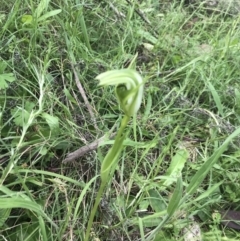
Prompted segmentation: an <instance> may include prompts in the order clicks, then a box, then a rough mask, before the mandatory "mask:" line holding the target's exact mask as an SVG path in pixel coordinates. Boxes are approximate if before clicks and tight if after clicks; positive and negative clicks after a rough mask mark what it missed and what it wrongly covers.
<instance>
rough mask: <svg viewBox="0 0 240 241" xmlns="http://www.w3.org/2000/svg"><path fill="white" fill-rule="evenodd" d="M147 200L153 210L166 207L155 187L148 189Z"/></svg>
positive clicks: (160, 209)
mask: <svg viewBox="0 0 240 241" xmlns="http://www.w3.org/2000/svg"><path fill="white" fill-rule="evenodd" d="M148 194H149V202H150V205H151V207H152V209H153V211H154V212H161V211H163V210H165V209H166V207H167V205H166V202H165V201H164V200H163V198H162V197H161V195H160V194H159V192H158V191H157V190H155V189H150V190H149V191H148Z"/></svg>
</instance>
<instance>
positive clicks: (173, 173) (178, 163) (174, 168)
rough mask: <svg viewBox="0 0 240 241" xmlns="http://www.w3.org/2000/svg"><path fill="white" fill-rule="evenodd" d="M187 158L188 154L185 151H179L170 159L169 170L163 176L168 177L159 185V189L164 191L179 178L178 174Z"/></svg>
mask: <svg viewBox="0 0 240 241" xmlns="http://www.w3.org/2000/svg"><path fill="white" fill-rule="evenodd" d="M188 157H189V152H188V151H187V150H186V149H179V150H178V151H177V153H176V154H175V156H174V157H173V158H172V161H171V163H170V166H169V168H168V169H167V172H166V174H165V176H166V177H169V178H168V179H167V180H165V181H164V182H163V183H161V186H162V187H161V188H162V189H165V188H166V187H169V186H170V185H172V183H173V182H174V179H173V178H175V180H176V178H177V177H179V174H180V173H181V172H182V169H183V168H184V165H185V163H186V161H187V159H188Z"/></svg>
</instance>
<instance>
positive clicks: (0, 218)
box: [0, 208, 12, 228]
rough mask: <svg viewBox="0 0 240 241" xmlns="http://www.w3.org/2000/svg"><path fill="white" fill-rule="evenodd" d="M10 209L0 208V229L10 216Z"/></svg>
mask: <svg viewBox="0 0 240 241" xmlns="http://www.w3.org/2000/svg"><path fill="white" fill-rule="evenodd" d="M11 210H12V209H10V208H9V209H8V208H6V209H1V208H0V228H1V227H2V226H3V225H4V223H5V222H6V221H7V219H8V217H9V215H10V212H11Z"/></svg>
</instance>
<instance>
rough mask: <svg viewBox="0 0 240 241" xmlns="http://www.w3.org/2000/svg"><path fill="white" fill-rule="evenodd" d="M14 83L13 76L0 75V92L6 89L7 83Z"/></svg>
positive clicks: (11, 74) (10, 74) (8, 74)
mask: <svg viewBox="0 0 240 241" xmlns="http://www.w3.org/2000/svg"><path fill="white" fill-rule="evenodd" d="M13 81H15V76H14V74H13V73H5V74H0V90H1V89H6V88H7V87H8V82H13Z"/></svg>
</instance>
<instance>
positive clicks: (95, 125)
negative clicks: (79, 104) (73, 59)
mask: <svg viewBox="0 0 240 241" xmlns="http://www.w3.org/2000/svg"><path fill="white" fill-rule="evenodd" d="M71 67H72V71H73V73H74V77H75V81H76V84H77V87H78V90H79V92H80V94H81V96H82V98H83V100H84V103H85V105H86V106H87V109H88V112H89V114H90V116H91V118H92V120H93V124H94V127H95V129H96V130H98V127H97V124H96V123H97V122H96V119H95V116H94V114H93V108H92V106H91V105H90V103H89V102H88V99H87V96H86V94H85V91H84V89H83V87H82V84H81V82H80V80H79V77H78V74H77V72H76V70H75V68H74V65H73V64H71Z"/></svg>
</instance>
